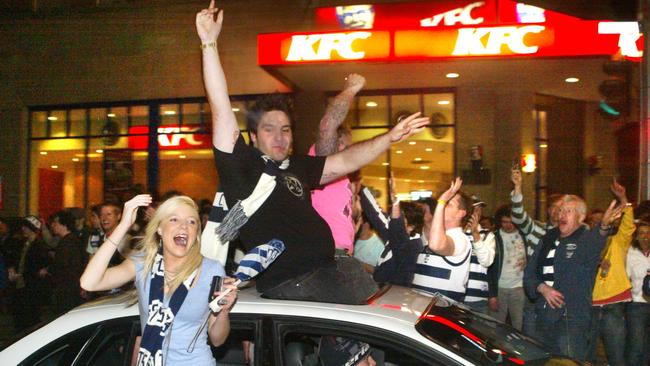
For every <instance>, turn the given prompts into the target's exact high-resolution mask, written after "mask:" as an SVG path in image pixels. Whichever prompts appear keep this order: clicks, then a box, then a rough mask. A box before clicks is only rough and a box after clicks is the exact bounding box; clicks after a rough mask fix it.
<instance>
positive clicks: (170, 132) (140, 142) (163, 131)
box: [129, 125, 212, 150]
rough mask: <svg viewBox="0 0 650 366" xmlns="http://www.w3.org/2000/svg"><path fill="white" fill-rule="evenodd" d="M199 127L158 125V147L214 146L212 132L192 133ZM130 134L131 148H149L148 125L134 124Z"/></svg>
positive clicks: (169, 148)
mask: <svg viewBox="0 0 650 366" xmlns="http://www.w3.org/2000/svg"><path fill="white" fill-rule="evenodd" d="M199 128H200V126H199V125H185V126H183V127H178V126H160V127H158V133H159V135H158V148H159V149H160V150H189V149H210V148H212V136H211V134H210V133H205V132H204V133H192V132H198V131H199ZM179 132H182V133H179ZM208 132H209V131H208ZM129 134H130V135H132V136H129V149H131V150H146V149H147V147H148V146H149V135H148V134H149V127H148V126H133V127H131V128H129Z"/></svg>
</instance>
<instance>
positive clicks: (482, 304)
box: [464, 300, 490, 315]
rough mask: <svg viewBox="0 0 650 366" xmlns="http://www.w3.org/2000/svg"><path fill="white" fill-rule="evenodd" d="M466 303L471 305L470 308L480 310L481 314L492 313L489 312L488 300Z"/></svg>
mask: <svg viewBox="0 0 650 366" xmlns="http://www.w3.org/2000/svg"><path fill="white" fill-rule="evenodd" d="M464 304H465V305H467V306H469V307H470V308H472V310H474V311H477V312H479V313H481V314H485V315H490V314H488V302H487V300H481V301H473V302H465V303H464Z"/></svg>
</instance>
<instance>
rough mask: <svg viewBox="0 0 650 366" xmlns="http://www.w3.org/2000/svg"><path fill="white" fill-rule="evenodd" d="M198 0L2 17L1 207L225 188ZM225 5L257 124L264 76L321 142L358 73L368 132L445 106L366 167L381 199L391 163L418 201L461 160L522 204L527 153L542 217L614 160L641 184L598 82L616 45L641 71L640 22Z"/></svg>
mask: <svg viewBox="0 0 650 366" xmlns="http://www.w3.org/2000/svg"><path fill="white" fill-rule="evenodd" d="M201 6H203V5H202V4H199V3H198V2H196V1H191V2H190V1H188V2H185V3H184V4H179V2H159V3H157V5H141V6H136V5H131V6H121V7H118V6H116V7H104V8H102V7H96V8H89V9H81V10H79V9H68V10H56V11H55V10H52V11H48V12H44V13H43V14H39V16H38V17H35V16H30V15H29V14H23V15H20V16H12V17H7V18H2V19H0V22H1V24H2V25H3V28H4V30H3V31H2V34H3V37H2V40H1V41H0V42H2V44H0V49H2V50H3V51H2V52H4V53H5V55H4V56H5V59H6V60H7V62H6V63H5V64H4V65H3V66H2V73H3V79H4V80H6V81H5V82H6V86H5V88H4V89H3V90H2V91H1V92H0V108H1V113H0V124H1V125H2V126H3V130H4V132H5V133H3V134H2V135H1V136H0V145H1V146H0V149H2V157H0V163H1V164H2V170H1V171H0V184H1V189H0V196H1V197H2V198H1V204H2V206H1V207H0V213H1V214H3V215H24V214H28V213H33V214H39V215H40V216H44V217H46V216H48V215H49V214H51V213H53V212H55V211H56V210H58V209H61V208H63V207H90V206H92V205H94V204H97V203H100V202H102V201H105V200H122V199H124V198H126V197H129V196H130V195H132V194H134V193H137V192H155V193H156V194H163V193H164V192H167V191H170V190H177V191H180V192H183V193H185V194H187V195H189V196H191V197H193V198H195V199H197V200H198V199H203V198H206V199H211V198H212V196H213V195H214V191H215V189H216V186H217V185H218V181H219V178H218V174H217V172H216V170H215V168H214V162H213V157H212V148H211V141H210V136H211V131H210V129H211V127H210V109H209V105H208V104H207V102H206V99H205V97H204V96H203V95H204V90H203V85H202V80H201V56H200V49H199V47H198V46H199V40H198V37H197V36H196V32H195V29H194V14H195V13H196V12H197V11H199V10H200V8H201ZM224 7H225V20H224V27H223V32H222V33H223V34H222V35H221V37H220V38H219V43H220V44H219V48H220V53H221V58H222V62H223V64H224V69H225V72H226V76H227V79H228V84H229V85H228V86H229V93H230V95H231V98H232V101H233V112H234V113H235V115H236V116H237V119H238V122H239V124H240V128H241V129H242V130H245V112H246V110H247V108H249V107H250V105H251V103H253V102H254V101H255V99H256V98H257V97H258V96H259V95H260V94H264V93H276V92H278V93H287V94H290V95H291V96H292V97H293V101H294V109H295V121H294V140H295V142H294V152H296V153H304V152H306V151H307V149H308V148H309V146H310V145H311V144H312V143H313V142H314V139H315V137H316V131H317V128H318V122H319V120H320V118H321V116H322V114H323V112H324V110H325V107H326V105H327V101H328V99H329V98H332V97H333V96H334V95H336V93H337V92H338V91H339V90H340V89H341V88H342V86H343V85H344V78H345V76H346V75H348V74H349V73H359V74H362V75H364V76H365V77H366V79H367V83H366V85H365V88H364V89H363V90H362V91H361V92H360V93H359V94H358V96H357V98H355V100H354V103H353V105H352V107H351V110H350V112H349V113H348V116H347V119H346V125H347V126H349V127H350V128H351V130H352V135H353V139H354V140H355V141H359V140H362V139H365V138H369V137H372V136H374V135H377V134H379V133H382V132H385V131H387V130H388V129H390V128H391V126H393V125H394V123H395V122H396V121H397V120H398V119H399V117H400V116H404V115H408V114H410V113H413V112H416V111H421V112H422V113H423V114H424V115H426V116H429V117H431V120H432V125H431V127H430V128H428V129H427V130H426V131H424V132H422V133H420V134H418V135H416V136H414V137H412V138H411V139H409V140H408V141H405V142H402V143H399V144H396V145H394V146H393V147H392V148H391V149H390V150H389V151H388V152H387V153H386V154H383V155H382V156H380V157H379V158H378V159H376V160H375V161H374V162H373V163H372V164H370V165H369V166H368V167H366V168H364V169H363V170H362V172H361V174H362V176H363V182H364V184H366V185H368V186H370V187H372V188H373V189H374V190H375V191H376V192H377V194H378V196H379V198H380V202H382V203H384V204H385V203H386V197H387V194H386V192H387V177H388V176H389V175H390V172H393V173H394V175H395V178H396V185H397V191H398V194H399V195H400V197H401V198H403V199H416V198H418V197H426V196H429V195H435V194H436V193H438V192H441V191H442V190H444V189H446V187H447V186H448V184H449V182H450V181H451V179H452V178H453V177H454V176H461V177H463V179H464V182H465V189H466V190H467V191H469V192H470V193H474V194H476V195H478V196H480V197H481V198H482V199H483V200H485V201H486V202H488V211H489V212H491V211H493V210H494V208H496V207H497V206H498V205H499V204H501V203H506V202H508V200H509V196H508V193H509V191H510V189H511V183H510V180H509V176H510V169H511V168H512V167H513V165H518V166H522V168H524V169H525V171H527V173H526V174H525V177H524V186H525V191H524V193H525V196H526V201H525V203H526V205H527V206H528V207H530V209H531V211H532V212H535V213H536V216H537V217H539V218H544V217H543V216H544V213H543V211H544V210H543V207H544V204H545V199H546V196H547V195H548V194H549V193H555V192H566V193H575V194H579V195H582V196H584V197H585V198H586V199H587V201H588V204H589V205H590V206H591V207H598V208H604V207H605V206H606V203H607V202H609V199H610V196H609V194H608V191H607V189H608V187H609V184H610V182H611V179H612V177H613V176H617V177H619V179H620V180H621V181H622V182H624V183H625V184H626V185H628V187H630V188H629V190H630V191H633V190H634V189H636V188H635V187H634V185H635V184H636V183H635V182H636V181H637V180H638V178H637V177H638V173H637V172H635V164H636V165H638V137H637V135H638V127H635V122H638V117H635V116H636V115H638V111H635V109H634V107H632V108H630V109H628V110H626V111H622V115H621V116H618V117H617V116H613V117H612V115H611V114H609V113H608V112H607V111H603V105H602V103H601V100H602V99H603V95H602V94H601V91H599V86H600V85H601V84H602V83H603V81H604V80H605V79H607V78H611V77H612V76H611V75H608V74H606V72H605V71H607V69H606V68H605V69H604V67H603V66H604V65H605V64H608V63H609V62H611V60H612V59H614V60H616V62H622V60H627V62H625V65H628V66H626V67H627V68H628V70H627V71H626V72H627V73H628V77H629V78H634V77H635V75H637V74H638V71H635V70H637V69H638V61H639V59H640V55H641V54H640V52H641V51H640V48H641V42H642V39H641V38H640V37H639V35H638V29H636V33H635V29H634V28H633V27H632V26H631V25H630V23H614V22H607V21H594V20H582V19H578V18H575V17H571V16H568V15H564V14H560V13H556V12H552V11H548V10H544V9H541V8H538V7H533V6H529V5H525V4H520V3H516V2H513V1H508V0H485V1H479V2H476V1H471V0H450V1H428V2H414V1H393V2H385V1H377V2H375V3H373V4H361V5H359V4H341V2H339V1H320V2H318V6H317V7H316V6H314V5H313V4H312V3H311V2H301V1H298V2H297V1H277V2H268V1H233V2H227V3H224ZM626 97H628V98H629V99H633V97H634V96H633V95H632V96H626ZM632 104H633V103H632ZM614 112H617V111H614ZM617 113H620V112H617ZM636 126H638V124H637V125H636ZM635 139H636V140H635ZM635 154H636V160H635V161H636V163H635V161H633V159H632V158H633V157H635Z"/></svg>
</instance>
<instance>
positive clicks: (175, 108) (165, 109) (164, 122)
mask: <svg viewBox="0 0 650 366" xmlns="http://www.w3.org/2000/svg"><path fill="white" fill-rule="evenodd" d="M179 124H180V113H179V105H178V104H161V105H160V125H161V126H178V125H179Z"/></svg>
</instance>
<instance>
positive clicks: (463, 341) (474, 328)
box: [416, 294, 551, 365]
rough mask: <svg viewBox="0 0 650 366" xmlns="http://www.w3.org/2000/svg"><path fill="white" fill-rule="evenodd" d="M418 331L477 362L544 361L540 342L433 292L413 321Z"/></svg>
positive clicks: (546, 356)
mask: <svg viewBox="0 0 650 366" xmlns="http://www.w3.org/2000/svg"><path fill="white" fill-rule="evenodd" d="M416 329H417V330H418V332H420V334H422V335H423V336H425V337H427V338H429V339H430V340H432V341H434V342H436V343H438V344H441V345H444V346H445V347H447V348H451V349H453V350H454V351H455V352H458V353H460V354H462V355H463V356H465V357H466V358H469V359H472V360H474V361H477V362H479V363H481V364H483V363H489V364H495V363H496V364H499V363H502V364H506V365H508V364H513V365H523V364H528V363H530V361H533V360H548V359H550V358H551V354H550V353H548V352H547V351H546V350H545V349H544V346H543V345H542V344H540V343H539V342H537V341H536V340H534V339H532V338H530V337H528V336H526V335H524V334H523V333H521V332H519V331H517V330H515V329H514V328H512V327H510V326H508V325H506V324H503V323H501V322H499V321H497V320H495V319H493V318H491V317H488V316H486V315H483V314H480V313H477V312H474V311H472V310H470V309H469V308H468V307H466V306H465V305H463V304H461V303H458V302H456V301H454V300H451V299H449V298H447V297H445V296H443V295H440V294H436V295H435V296H434V299H433V300H432V301H431V304H430V305H429V307H428V308H427V310H426V311H425V312H424V313H423V314H422V316H421V317H420V319H419V320H418V322H417V324H416Z"/></svg>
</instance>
